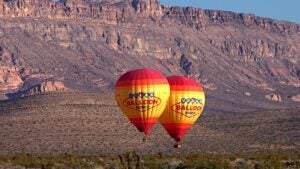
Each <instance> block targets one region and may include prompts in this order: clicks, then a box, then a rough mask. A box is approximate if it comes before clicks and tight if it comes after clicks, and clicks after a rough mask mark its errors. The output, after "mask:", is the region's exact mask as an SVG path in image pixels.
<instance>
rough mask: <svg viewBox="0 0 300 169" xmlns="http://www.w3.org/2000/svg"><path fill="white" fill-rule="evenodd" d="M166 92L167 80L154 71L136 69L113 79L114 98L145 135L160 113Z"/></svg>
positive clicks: (166, 97) (167, 92)
mask: <svg viewBox="0 0 300 169" xmlns="http://www.w3.org/2000/svg"><path fill="white" fill-rule="evenodd" d="M169 95H170V86H169V83H168V80H167V79H166V78H165V77H164V76H163V75H162V74H161V73H160V72H158V71H155V70H152V69H137V70H133V71H130V72H127V73H125V74H124V75H122V76H121V77H120V79H119V80H118V81H117V83H116V90H115V98H116V101H117V103H118V106H119V107H120V108H121V110H122V111H123V113H124V114H125V115H126V116H127V117H128V119H129V120H130V121H131V122H132V123H133V124H134V125H135V126H136V127H137V128H138V130H139V131H140V132H144V133H145V135H148V134H149V133H150V130H151V128H152V127H153V125H154V124H155V123H156V122H157V120H158V119H159V117H160V116H161V114H162V113H163V111H164V109H165V107H166V104H167V100H168V98H169Z"/></svg>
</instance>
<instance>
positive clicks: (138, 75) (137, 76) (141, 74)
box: [118, 69, 166, 81]
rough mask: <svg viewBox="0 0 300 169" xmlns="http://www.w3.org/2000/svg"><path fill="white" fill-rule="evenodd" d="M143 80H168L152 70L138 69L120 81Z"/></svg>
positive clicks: (124, 75) (122, 77)
mask: <svg viewBox="0 0 300 169" xmlns="http://www.w3.org/2000/svg"><path fill="white" fill-rule="evenodd" d="M142 79H166V78H165V77H164V75H163V74H161V73H160V72H158V71H156V70H152V69H136V70H132V71H129V72H127V73H125V74H123V75H122V76H121V77H120V79H119V80H118V81H131V80H142Z"/></svg>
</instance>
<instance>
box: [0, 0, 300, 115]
mask: <svg viewBox="0 0 300 169" xmlns="http://www.w3.org/2000/svg"><path fill="white" fill-rule="evenodd" d="M299 32H300V26H299V25H298V24H294V23H290V22H285V21H276V20H272V19H268V18H262V17H257V16H254V15H252V14H240V13H233V12H226V11H216V10H204V9H199V8H192V7H186V8H183V7H168V6H163V5H161V4H160V3H159V1H158V0H111V1H106V0H61V1H60V2H53V1H50V0H10V1H0V46H1V49H0V67H9V68H11V69H15V71H10V72H14V73H10V74H13V75H14V76H15V77H19V78H20V79H21V81H22V82H20V83H19V85H17V83H16V84H15V85H14V86H13V87H8V86H9V85H8V83H2V84H3V85H2V86H3V87H2V90H3V91H4V88H6V89H5V91H4V94H7V93H11V91H12V90H14V92H15V94H18V93H22V92H24V91H28V90H29V89H32V92H29V93H36V92H35V91H38V92H37V93H39V91H41V92H43V91H47V90H42V88H40V89H39V88H38V87H37V86H39V85H41V84H42V83H43V82H47V81H59V82H62V83H64V84H65V85H66V87H67V88H69V89H76V90H83V91H97V92H98V91H112V90H113V88H114V83H115V81H116V79H118V77H119V76H120V75H121V74H123V73H125V72H126V71H128V70H131V69H136V68H144V67H147V68H152V69H157V70H160V71H161V72H163V73H164V74H165V75H166V76H169V75H185V76H188V77H191V78H193V79H195V80H197V81H199V82H200V83H202V84H203V87H204V89H205V90H206V93H207V94H208V97H209V99H208V107H209V108H210V107H211V108H212V109H213V110H217V108H218V109H222V110H226V111H232V108H237V109H236V111H238V112H239V111H245V110H251V111H253V110H256V109H257V108H263V109H268V108H282V107H285V106H286V107H288V106H291V105H294V104H296V103H295V102H294V101H292V100H291V99H290V98H289V96H292V95H294V94H295V93H300V57H299V56H300V33H299ZM5 72H8V71H5ZM3 74H4V73H3ZM5 74H8V73H5ZM4 76H5V75H2V77H4ZM5 77H6V76H5ZM2 79H4V78H2ZM20 79H19V80H20ZM2 81H4V80H2ZM8 88H10V89H8ZM53 89H55V90H60V89H58V88H55V87H54V88H53ZM8 91H9V92H8ZM228 91H230V92H228ZM245 91H246V92H249V93H244V92H245ZM270 92H271V93H280V97H281V99H280V98H279V97H277V96H271V95H270ZM249 94H250V95H251V97H250V96H249ZM266 95H268V96H267V97H268V98H269V99H271V100H274V99H275V100H284V101H282V102H280V103H279V102H276V103H275V102H274V104H272V102H269V101H268V100H267V99H266ZM14 96H19V95H14ZM223 104H224V105H223ZM232 104H236V105H232ZM210 105H211V106H210Z"/></svg>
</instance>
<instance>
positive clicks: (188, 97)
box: [159, 76, 205, 148]
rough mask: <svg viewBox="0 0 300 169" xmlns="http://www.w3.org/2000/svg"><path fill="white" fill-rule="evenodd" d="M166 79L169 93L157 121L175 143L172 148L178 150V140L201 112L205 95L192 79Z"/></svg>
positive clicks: (178, 77) (180, 77) (173, 77)
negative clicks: (165, 105) (166, 102)
mask: <svg viewBox="0 0 300 169" xmlns="http://www.w3.org/2000/svg"><path fill="white" fill-rule="evenodd" d="M167 79H168V81H169V84H170V90H171V92H170V97H169V101H168V104H167V107H166V109H165V111H164V113H163V114H162V116H161V117H160V119H159V121H160V123H161V124H162V125H163V127H164V128H165V129H166V131H167V132H168V133H169V135H170V136H171V137H172V138H173V139H174V140H175V141H176V142H177V143H176V144H175V145H174V147H175V148H179V147H180V145H179V142H180V140H181V139H182V138H183V137H184V135H185V133H186V132H187V130H189V129H190V128H191V126H192V125H193V123H194V122H195V121H196V120H197V119H198V117H199V116H200V115H201V113H202V111H203V108H204V105H205V95H204V91H203V88H202V87H201V85H200V84H199V83H197V82H196V81H195V80H193V79H190V78H187V77H183V76H171V77H168V78H167Z"/></svg>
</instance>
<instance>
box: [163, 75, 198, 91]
mask: <svg viewBox="0 0 300 169" xmlns="http://www.w3.org/2000/svg"><path fill="white" fill-rule="evenodd" d="M167 79H168V82H169V84H170V86H171V89H172V88H174V89H175V90H179V89H180V88H181V87H182V88H183V89H182V90H194V89H197V90H200V91H203V88H202V86H201V85H200V84H199V83H198V82H196V81H195V80H193V79H190V78H187V77H184V76H171V77H168V78H167ZM173 86H174V87H173ZM191 88H193V89H191Z"/></svg>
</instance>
